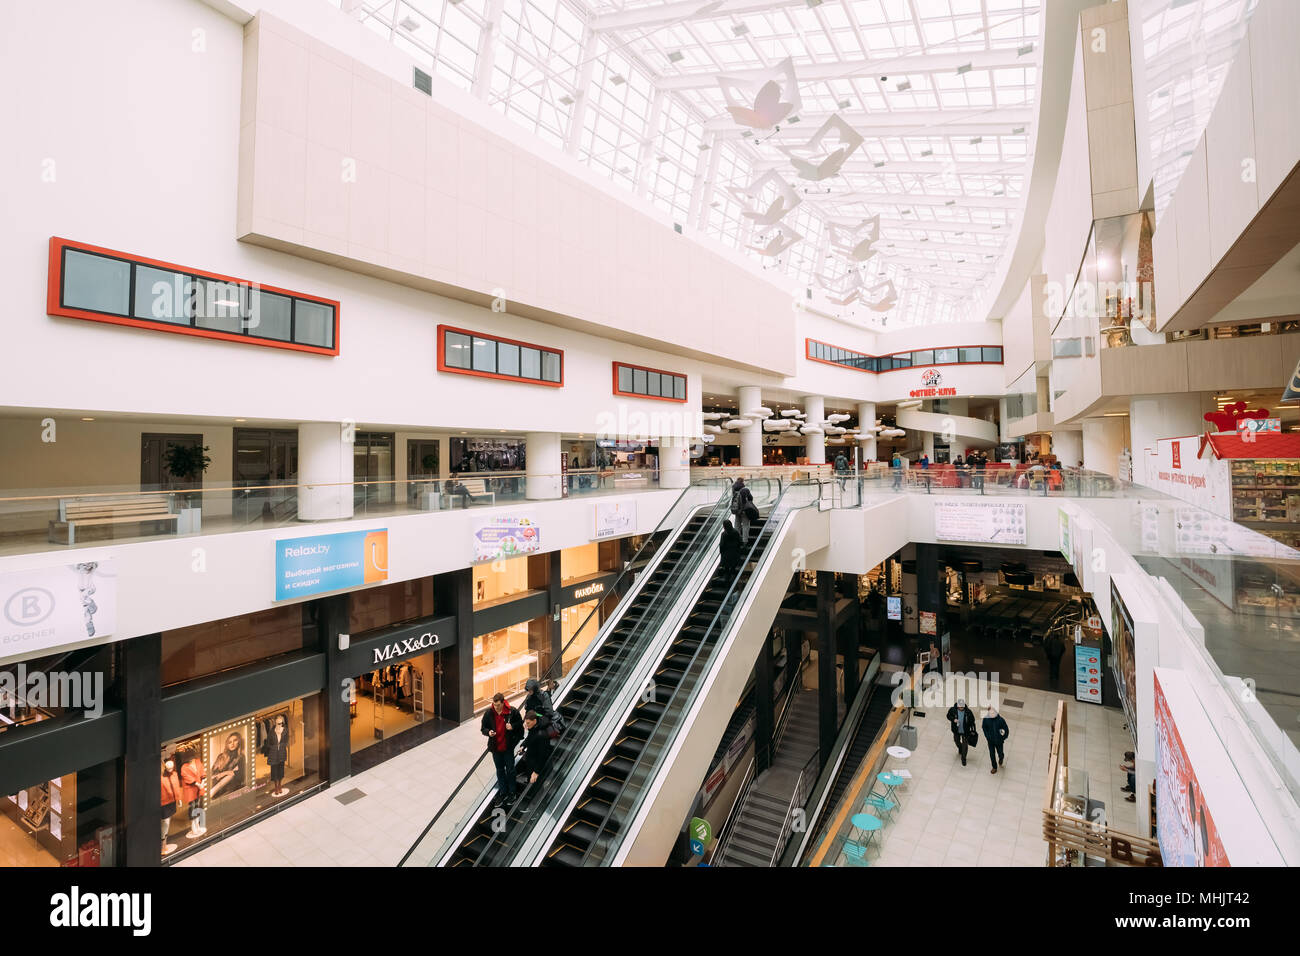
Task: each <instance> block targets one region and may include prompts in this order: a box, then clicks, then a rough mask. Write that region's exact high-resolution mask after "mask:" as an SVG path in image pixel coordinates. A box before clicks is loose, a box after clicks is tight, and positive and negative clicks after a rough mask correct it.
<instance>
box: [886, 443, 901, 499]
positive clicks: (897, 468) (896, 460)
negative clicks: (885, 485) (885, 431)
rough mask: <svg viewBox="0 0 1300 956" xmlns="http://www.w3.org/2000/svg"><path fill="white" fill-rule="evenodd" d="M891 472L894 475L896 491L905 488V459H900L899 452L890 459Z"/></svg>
mask: <svg viewBox="0 0 1300 956" xmlns="http://www.w3.org/2000/svg"><path fill="white" fill-rule="evenodd" d="M889 470H890V471H892V472H893V473H894V490H895V491H898V490H899V489H900V488H902V487H903V459H902V458H900V457H898V452H894V457H893V458H891V459H889Z"/></svg>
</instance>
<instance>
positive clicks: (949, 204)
mask: <svg viewBox="0 0 1300 956" xmlns="http://www.w3.org/2000/svg"><path fill="white" fill-rule="evenodd" d="M944 205H945V206H955V205H957V200H955V199H949V200H947V201H946V202H945V203H944Z"/></svg>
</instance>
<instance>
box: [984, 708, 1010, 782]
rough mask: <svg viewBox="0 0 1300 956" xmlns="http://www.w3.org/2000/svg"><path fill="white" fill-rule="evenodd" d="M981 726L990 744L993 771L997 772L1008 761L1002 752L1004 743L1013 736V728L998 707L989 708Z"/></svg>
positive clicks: (990, 759)
mask: <svg viewBox="0 0 1300 956" xmlns="http://www.w3.org/2000/svg"><path fill="white" fill-rule="evenodd" d="M980 727H981V729H983V731H984V739H985V740H987V741H988V744H989V761H990V762H991V763H992V764H993V770H992V771H991V772H992V773H997V772H998V767H1000V766H1002V765H1003V764H1004V763H1006V757H1005V756H1004V755H1003V753H1002V743H1003V741H1005V740H1006V739H1007V738H1008V737H1010V736H1011V730H1010V729H1009V728H1008V727H1007V722H1006V721H1005V720H1003V719H1002V715H1001V714H999V713H998V709H997V708H996V707H990V708H989V711H988V713H987V714H985V715H984V719H983V720H982V721H981V722H980Z"/></svg>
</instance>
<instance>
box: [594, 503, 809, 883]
mask: <svg viewBox="0 0 1300 956" xmlns="http://www.w3.org/2000/svg"><path fill="white" fill-rule="evenodd" d="M822 485H823V482H822V481H820V480H816V479H812V480H807V481H798V482H791V483H790V484H789V485H787V486H786V488H785V489H784V490H783V491H782V492H781V496H780V497H779V498H778V499H777V500H776V503H775V504H774V505H773V506H772V510H771V512H769V514H768V516H767V519H766V520H765V521H764V522H763V524H762V526H761V527H760V528H759V529H758V532H757V533H756V534H755V535H754V540H753V543H752V544H751V545H750V546H749V551H748V552H746V554H745V557H744V561H743V562H742V563H741V565H740V567H741V569H742V571H741V572H738V573H737V574H736V576H735V577H734V578H733V579H732V581H731V586H730V587H728V588H727V593H726V594H725V595H723V597H722V599H721V601H719V603H718V610H717V611H715V612H714V614H713V619H712V620H711V621H710V622H709V625H708V627H706V628H705V630H704V634H703V636H702V637H701V638H700V643H699V646H698V647H696V648H695V652H694V653H693V654H692V655H691V659H690V661H689V662H688V663H687V665H686V668H685V671H684V673H685V674H687V675H689V674H691V673H693V672H694V668H695V665H696V663H697V661H698V660H699V656H700V652H701V651H703V650H704V649H705V647H706V646H707V645H708V644H709V637H710V636H711V635H712V634H713V633H714V631H715V629H716V628H717V627H718V625H719V622H720V620H721V618H722V614H723V611H724V610H726V609H727V602H728V600H730V599H731V597H732V595H733V594H735V592H736V585H737V584H738V583H739V582H740V578H741V576H742V573H743V569H745V568H747V567H749V564H750V562H752V561H753V559H754V552H755V551H756V550H757V548H758V545H759V542H760V541H762V540H763V536H764V535H765V534H766V533H767V532H768V531H769V528H770V530H771V533H772V536H773V538H775V535H776V533H777V530H778V529H779V528H780V526H781V524H782V523H784V521H785V519H786V516H787V515H788V514H789V513H790V512H791V511H795V510H798V509H799V508H805V507H809V506H815V505H817V504H818V502H819V501H820V499H821V489H822ZM801 487H803V488H807V487H816V488H817V490H818V494H817V496H816V497H814V498H813V499H812V500H811V501H808V502H805V503H804V504H802V505H799V506H791V507H790V508H788V509H787V510H785V511H784V512H783V511H782V510H781V505H782V503H783V502H784V501H785V500H786V495H787V494H790V493H792V492H793V491H794V490H795V489H796V488H801ZM770 544H771V542H770V541H769V545H770ZM763 557H767V556H766V555H764V556H763ZM758 570H759V569H757V568H756V569H755V570H754V573H751V574H749V575H748V576H747V577H746V580H745V586H744V589H743V591H742V593H741V594H740V595H737V596H736V602H735V604H734V605H732V610H733V611H734V610H735V609H736V608H738V607H739V606H740V604H741V600H742V599H743V596H744V595H745V594H748V593H749V592H750V590H751V589H752V588H753V586H754V583H755V582H756V581H757V580H758V579H759V577H760V575H759V574H758ZM728 617H730V613H729V614H728ZM721 646H722V642H721V641H719V642H717V644H715V645H714V646H713V647H711V648H710V653H711V654H712V653H714V652H716V651H717V650H719V649H720V648H721ZM685 683H686V681H685V680H682V681H680V682H679V683H678V684H677V686H676V687H674V688H673V690H672V693H671V694H670V695H669V698H668V701H667V702H666V703H665V705H664V714H665V715H667V714H668V712H669V711H670V710H671V709H672V705H673V703H674V702H675V701H676V700H677V695H678V694H679V693H680V692H681V691H682V689H683V686H684V684H685ZM697 689H698V682H697ZM687 706H689V702H687ZM659 726H664V723H663V720H662V718H661V720H660V724H659ZM678 729H680V726H679V727H678ZM673 737H674V738H675V737H676V732H674V733H673ZM652 739H653V738H652ZM653 749H654V748H652V747H651V746H650V745H649V742H647V745H646V747H645V748H644V749H643V750H642V752H641V756H639V757H638V758H637V762H636V765H635V766H634V767H633V768H632V770H631V772H630V773H629V774H628V775H627V777H626V778H625V779H624V781H623V785H622V786H621V787H620V788H619V793H618V796H616V797H615V798H614V800H612V801H610V804H609V809H608V810H606V811H605V815H604V817H603V819H602V820H601V823H600V826H599V827H597V828H596V834H595V836H593V837H592V838H591V840H590V842H589V843H588V845H587V849H586V850H585V851H584V852H583V854H582V860H581V861H580V863H579V865H580V866H583V865H586V863H587V861H588V860H589V859H590V857H591V853H592V851H593V850H594V849H595V848H596V847H597V846H598V845H599V844H600V841H601V837H602V836H603V835H604V834H605V832H606V829H607V828H608V826H609V821H610V816H611V814H612V813H613V812H614V808H615V807H616V806H617V804H618V801H619V800H620V799H621V798H622V796H623V794H624V793H626V792H627V790H628V785H629V784H630V783H631V781H632V778H633V777H634V776H635V775H636V772H637V770H638V769H639V768H640V767H641V765H642V764H643V763H644V761H645V759H646V757H647V755H648V754H650V753H651V751H652V750H653ZM668 750H669V744H668V743H666V744H665V745H664V746H662V747H660V748H659V749H658V753H659V756H660V757H661V758H662V757H665V756H667V754H668ZM648 779H649V777H647V780H648ZM639 809H640V807H639V804H638V806H636V807H632V808H629V809H628V811H627V812H625V813H624V819H632V818H633V817H634V816H635V815H636V812H637V811H638V810H639Z"/></svg>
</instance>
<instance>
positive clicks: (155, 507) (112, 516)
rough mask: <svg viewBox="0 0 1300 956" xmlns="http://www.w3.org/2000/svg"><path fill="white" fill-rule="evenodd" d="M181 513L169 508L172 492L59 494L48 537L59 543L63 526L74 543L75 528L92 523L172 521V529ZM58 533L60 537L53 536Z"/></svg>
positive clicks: (173, 529) (68, 540) (63, 529)
mask: <svg viewBox="0 0 1300 956" xmlns="http://www.w3.org/2000/svg"><path fill="white" fill-rule="evenodd" d="M179 519H180V515H179V514H177V513H176V512H174V511H173V510H172V496H171V495H120V496H119V495H114V496H104V497H95V498H60V499H59V517H58V520H57V521H51V522H50V530H49V538H50V541H51V542H53V543H54V544H59V543H61V542H60V537H62V535H63V532H64V531H65V530H66V533H67V543H68V544H69V545H71V544H76V529H77V528H78V527H89V526H93V525H116V524H145V523H149V522H153V523H157V524H165V523H167V522H170V523H171V526H172V528H171V530H172V532H173V533H175V531H176V530H177V525H176V522H177V521H178V520H179ZM56 535H58V536H59V537H56Z"/></svg>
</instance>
